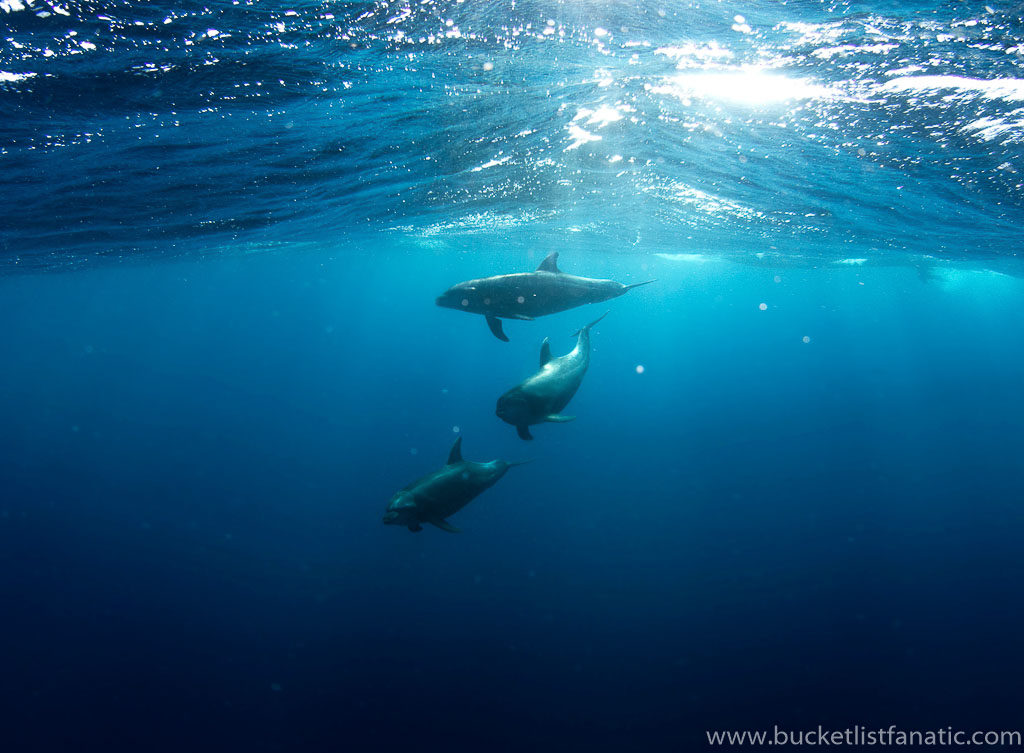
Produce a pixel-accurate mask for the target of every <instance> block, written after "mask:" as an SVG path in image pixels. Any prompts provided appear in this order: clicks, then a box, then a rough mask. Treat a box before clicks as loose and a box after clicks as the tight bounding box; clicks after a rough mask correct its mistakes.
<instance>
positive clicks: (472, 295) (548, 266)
mask: <svg viewBox="0 0 1024 753" xmlns="http://www.w3.org/2000/svg"><path fill="white" fill-rule="evenodd" d="M652 282H654V280H647V281H645V282H634V283H633V284H632V285H625V284H623V283H621V282H615V281H614V280H595V279H594V278H592V277H577V276H576V275H568V274H566V273H565V272H563V271H562V270H560V269H559V268H558V252H557V251H553V252H552V253H551V254H549V255H548V257H547V258H546V259H545V260H544V261H542V262H541V263H540V266H539V267H537V271H536V272H516V273H515V274H508V275H498V276H496V277H484V278H481V279H479V280H467V281H466V282H460V283H459V284H458V285H453V286H452V287H450V288H448V290H446V291H445V292H444V293H443V294H442V295H440V296H438V298H437V305H438V306H441V307H443V308H449V309H457V310H459V311H468V312H470V313H471V314H483V315H484V316H485V317H487V326H488V327H490V328H491V332H493V333H494V336H495V337H497V338H498V339H499V340H504V341H505V342H508V337H506V336H505V332H504V331H503V330H502V328H501V320H502V319H527V320H529V319H533V318H535V317H538V316H544V315H546V314H556V313H558V312H559V311H565V310H566V309H571V308H575V307H576V306H582V305H584V304H586V303H600V302H601V301H607V300H609V299H611V298H618V297H619V296H620V295H622V294H623V293H625V292H626V291H627V290H632V289H633V288H638V287H640V286H641V285H647V284H649V283H652Z"/></svg>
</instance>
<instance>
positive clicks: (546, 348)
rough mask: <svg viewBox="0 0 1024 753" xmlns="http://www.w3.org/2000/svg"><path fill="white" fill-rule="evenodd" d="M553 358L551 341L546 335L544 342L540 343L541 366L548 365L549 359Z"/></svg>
mask: <svg viewBox="0 0 1024 753" xmlns="http://www.w3.org/2000/svg"><path fill="white" fill-rule="evenodd" d="M550 360H551V343H549V342H548V339H547V338H546V337H545V338H544V342H542V343H541V344H540V367H541V368H542V369H543V368H544V367H545V366H547V364H548V361H550Z"/></svg>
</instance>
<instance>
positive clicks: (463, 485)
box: [384, 437, 522, 533]
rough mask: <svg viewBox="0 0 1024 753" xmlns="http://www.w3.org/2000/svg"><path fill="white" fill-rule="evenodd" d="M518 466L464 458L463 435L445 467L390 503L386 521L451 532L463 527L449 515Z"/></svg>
mask: <svg viewBox="0 0 1024 753" xmlns="http://www.w3.org/2000/svg"><path fill="white" fill-rule="evenodd" d="M514 465H522V463H510V462H508V461H506V460H492V461H490V462H489V463H474V462H472V461H469V460H463V459H462V437H459V438H458V439H456V440H455V444H454V445H452V449H451V452H450V453H449V454H448V462H447V463H446V464H445V466H444V468H441V469H440V470H437V471H434V472H433V473H429V474H427V475H426V476H424V477H423V478H421V479H418V480H416V481H413V482H412V483H411V484H409V485H408V486H407V487H405V488H404V489H402V490H401V491H400V492H398V493H397V494H396V495H395V496H394V497H392V498H391V501H390V502H389V503H388V507H387V511H386V512H385V513H384V523H386V524H390V525H400V526H406V527H408V529H409V530H410V531H413V532H417V531H422V530H423V525H422V524H423V523H430V524H431V525H435V526H437V527H438V528H440V529H441V530H442V531H448V532H449V533H458V532H459V529H458V528H456V527H455V526H453V525H452V524H451V523H449V522H448V521H447V520H445V518H447V517H448V516H449V515H454V514H455V513H457V512H458V511H459V510H461V509H462V508H463V507H465V506H466V505H468V504H469V503H470V502H472V501H473V500H474V499H475V498H476V497H477V495H479V494H480V493H481V492H482V491H484V490H485V489H489V488H490V487H492V486H493V485H494V484H496V483H497V482H498V479H500V478H501V477H502V476H504V475H505V473H506V472H507V471H508V469H509V468H511V467H512V466H514Z"/></svg>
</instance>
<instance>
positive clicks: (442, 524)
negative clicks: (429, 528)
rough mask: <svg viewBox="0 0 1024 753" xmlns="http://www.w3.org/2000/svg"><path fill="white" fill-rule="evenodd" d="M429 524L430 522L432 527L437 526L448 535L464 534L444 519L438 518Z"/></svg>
mask: <svg viewBox="0 0 1024 753" xmlns="http://www.w3.org/2000/svg"><path fill="white" fill-rule="evenodd" d="M427 522H429V523H430V524H431V525H435V526H437V527H438V528H440V529H441V530H442V531H447V532H448V533H462V531H460V530H459V529H458V528H456V527H455V526H453V525H452V524H451V523H449V522H448V521H447V520H445V519H444V518H436V519H434V520H430V521H427Z"/></svg>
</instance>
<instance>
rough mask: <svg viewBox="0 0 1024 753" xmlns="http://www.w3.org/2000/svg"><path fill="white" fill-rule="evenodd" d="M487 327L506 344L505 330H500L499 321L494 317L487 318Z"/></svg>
mask: <svg viewBox="0 0 1024 753" xmlns="http://www.w3.org/2000/svg"><path fill="white" fill-rule="evenodd" d="M487 326H488V327H490V328H491V333H492V334H493V335H494V336H495V337H497V338H498V339H499V340H501V341H503V342H508V336H507V335H506V334H505V330H503V329H502V328H501V319H499V318H498V317H496V316H488V317H487Z"/></svg>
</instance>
